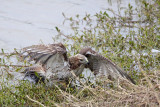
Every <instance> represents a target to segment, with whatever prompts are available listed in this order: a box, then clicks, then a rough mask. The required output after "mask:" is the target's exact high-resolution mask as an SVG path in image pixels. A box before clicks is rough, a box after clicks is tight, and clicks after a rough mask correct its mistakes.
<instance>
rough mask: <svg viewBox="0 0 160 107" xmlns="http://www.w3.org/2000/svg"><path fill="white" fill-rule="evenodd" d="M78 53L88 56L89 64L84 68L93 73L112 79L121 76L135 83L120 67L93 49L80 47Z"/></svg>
mask: <svg viewBox="0 0 160 107" xmlns="http://www.w3.org/2000/svg"><path fill="white" fill-rule="evenodd" d="M80 54H82V55H85V56H86V57H87V58H88V61H89V64H88V65H86V68H89V69H90V70H91V71H92V72H94V74H95V75H100V76H103V75H104V76H108V77H111V78H114V79H115V78H117V77H123V78H127V79H128V80H130V81H131V82H132V83H134V84H135V82H134V80H133V79H132V78H131V77H130V76H129V75H127V74H126V73H125V72H124V71H123V70H122V69H121V68H120V67H118V66H117V65H116V64H114V63H113V62H112V61H110V60H109V59H107V58H105V57H103V56H102V55H100V54H98V53H97V52H95V51H93V50H92V49H91V48H84V49H82V50H81V51H80Z"/></svg>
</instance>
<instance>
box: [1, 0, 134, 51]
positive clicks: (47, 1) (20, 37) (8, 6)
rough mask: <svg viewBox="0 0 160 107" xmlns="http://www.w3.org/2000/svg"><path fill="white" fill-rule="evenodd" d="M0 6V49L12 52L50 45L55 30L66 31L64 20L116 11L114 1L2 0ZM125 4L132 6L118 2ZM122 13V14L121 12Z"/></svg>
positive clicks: (129, 0) (125, 1) (124, 1)
mask: <svg viewBox="0 0 160 107" xmlns="http://www.w3.org/2000/svg"><path fill="white" fill-rule="evenodd" d="M0 2H1V5H0V23H1V24H0V48H3V49H4V50H5V51H9V52H12V51H13V49H14V48H17V49H20V48H23V47H25V46H29V45H33V44H39V43H41V42H43V43H45V44H49V43H53V40H52V37H54V35H56V34H57V32H56V30H55V27H56V26H57V27H59V28H61V29H63V31H68V30H69V25H67V24H66V25H63V20H64V17H63V16H62V12H64V13H65V14H66V16H69V17H71V16H75V15H76V14H79V15H80V16H84V15H85V14H86V13H89V14H91V15H94V14H95V13H96V12H99V11H104V10H105V9H106V8H112V9H113V10H115V11H117V10H118V4H117V0H112V5H111V4H110V3H108V0H29V1H28V0H1V1H0ZM128 3H131V5H133V6H136V5H135V1H134V0H121V3H120V4H121V6H123V7H127V6H128ZM122 14H123V13H122Z"/></svg>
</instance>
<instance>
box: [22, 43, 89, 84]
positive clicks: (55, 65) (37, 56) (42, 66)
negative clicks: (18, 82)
mask: <svg viewBox="0 0 160 107" xmlns="http://www.w3.org/2000/svg"><path fill="white" fill-rule="evenodd" d="M25 53H27V55H25ZM22 56H24V59H25V58H27V57H29V61H33V60H34V61H35V65H33V66H31V67H28V68H26V69H25V71H24V72H25V73H26V75H25V79H26V78H30V77H31V78H32V80H34V81H35V82H38V81H39V79H40V77H41V80H42V81H44V79H45V78H47V79H48V80H53V81H54V80H67V79H69V78H72V77H74V76H75V75H76V76H78V75H80V74H81V73H82V72H83V69H84V68H85V64H87V63H88V60H87V58H86V57H85V56H84V55H81V54H77V55H75V56H72V57H70V58H68V57H67V51H66V48H65V46H64V45H63V44H62V43H57V44H49V45H33V46H29V47H26V48H23V53H22ZM71 71H72V72H71ZM73 73H74V74H73ZM36 74H38V75H36Z"/></svg>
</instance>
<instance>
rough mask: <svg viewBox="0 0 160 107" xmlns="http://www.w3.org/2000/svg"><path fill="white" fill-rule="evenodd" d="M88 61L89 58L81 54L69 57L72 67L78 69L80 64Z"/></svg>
mask: <svg viewBox="0 0 160 107" xmlns="http://www.w3.org/2000/svg"><path fill="white" fill-rule="evenodd" d="M87 63H88V59H87V58H86V57H85V56H84V55H81V54H77V55H75V56H72V57H70V58H69V64H70V68H71V69H76V68H78V67H79V66H80V65H85V64H87Z"/></svg>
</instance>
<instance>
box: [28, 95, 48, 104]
mask: <svg viewBox="0 0 160 107" xmlns="http://www.w3.org/2000/svg"><path fill="white" fill-rule="evenodd" d="M26 97H27V98H28V99H29V100H31V101H33V102H35V103H37V104H39V105H41V106H42V107H46V106H45V105H43V104H42V103H40V102H39V101H36V100H33V99H31V98H30V97H29V96H28V95H26Z"/></svg>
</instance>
